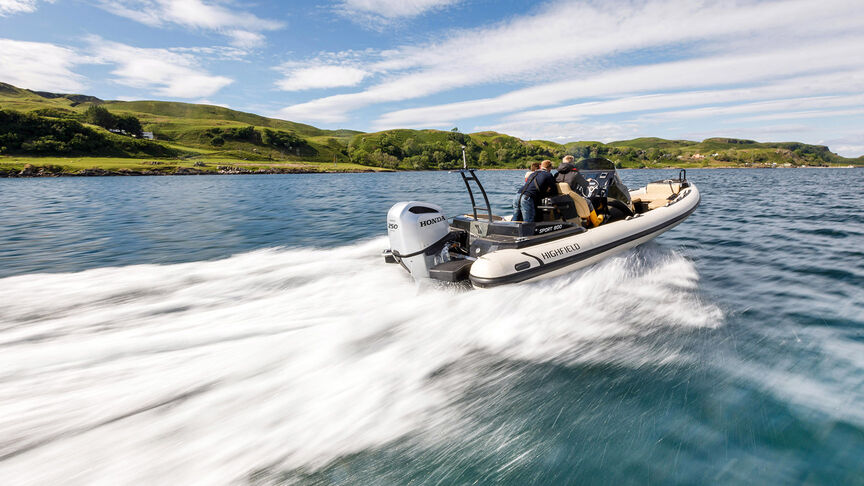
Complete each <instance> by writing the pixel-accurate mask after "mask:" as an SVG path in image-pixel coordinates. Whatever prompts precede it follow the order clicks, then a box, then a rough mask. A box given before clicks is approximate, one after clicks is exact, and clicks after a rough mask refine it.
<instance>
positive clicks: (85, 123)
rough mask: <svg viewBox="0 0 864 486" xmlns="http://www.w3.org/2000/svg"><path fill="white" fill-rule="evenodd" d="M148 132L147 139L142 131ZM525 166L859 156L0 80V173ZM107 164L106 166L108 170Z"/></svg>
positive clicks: (798, 161) (754, 162)
mask: <svg viewBox="0 0 864 486" xmlns="http://www.w3.org/2000/svg"><path fill="white" fill-rule="evenodd" d="M146 132H150V133H152V134H153V135H154V136H155V140H145V139H143V138H144V137H143V135H144V134H145V133H146ZM463 145H464V146H465V150H466V152H467V157H468V163H469V165H471V166H473V167H483V168H522V167H527V166H528V165H530V164H531V163H532V162H538V161H541V160H543V159H552V160H553V161H555V162H556V163H557V161H558V160H560V158H561V157H562V156H563V155H565V154H572V155H574V156H575V157H577V158H583V157H596V156H601V157H607V158H609V159H611V160H613V161H614V162H616V163H617V164H618V165H619V166H620V167H650V168H653V167H657V168H660V167H741V166H743V167H770V166H804V165H811V166H812V165H816V166H819V165H850V164H851V165H864V156H862V157H859V158H857V159H848V158H844V157H840V156H838V155H836V154H834V153H832V152H831V151H830V150H829V149H828V147H825V146H819V145H808V144H803V143H798V142H781V143H760V142H755V141H752V140H740V139H732V138H709V139H706V140H703V141H701V142H695V141H689V140H665V139H661V138H637V139H633V140H622V141H617V142H611V143H605V144H604V143H601V142H595V141H579V142H570V143H567V144H559V143H555V142H551V141H546V140H527V141H526V140H521V139H519V138H516V137H513V136H510V135H506V134H502V133H497V132H477V133H471V134H463V133H460V132H458V131H455V130H453V131H442V130H408V129H399V130H386V131H382V132H376V133H363V132H358V131H354V130H323V129H320V128H316V127H314V126H311V125H305V124H302V123H295V122H291V121H285V120H277V119H273V118H267V117H263V116H260V115H255V114H252V113H244V112H240V111H236V110H231V109H228V108H224V107H220V106H212V105H199V104H191V103H178V102H167V101H106V100H101V99H99V98H96V97H93V96H87V95H81V94H58V93H47V92H37V91H31V90H27V89H21V88H17V87H15V86H12V85H9V84H4V83H0V176H2V175H15V174H18V173H19V172H22V171H24V173H26V174H31V173H36V175H39V174H42V173H50V174H58V173H60V174H62V173H82V171H83V172H87V171H90V172H92V173H94V174H101V173H106V171H107V173H114V172H116V171H118V170H119V171H126V172H122V173H131V174H136V173H141V174H152V173H159V174H163V173H166V174H170V173H208V172H221V173H244V172H297V171H343V170H348V171H356V170H399V169H402V170H423V169H452V168H456V167H461V166H462V146H463ZM112 171H113V172H112Z"/></svg>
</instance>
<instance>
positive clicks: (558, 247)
mask: <svg viewBox="0 0 864 486" xmlns="http://www.w3.org/2000/svg"><path fill="white" fill-rule="evenodd" d="M700 200H701V196H700V194H699V190H698V188H697V187H696V186H695V185H693V184H690V185H689V187H687V188H686V189H684V190H682V191H681V193H680V194H679V195H678V197H677V198H675V199H674V200H672V201H670V202H669V203H668V204H666V205H665V206H663V207H659V208H656V209H652V210H651V211H648V212H647V213H644V214H640V215H637V216H635V217H632V218H628V219H625V220H621V221H616V222H613V223H609V224H605V225H603V226H599V227H596V228H592V229H590V230H588V231H586V232H584V233H580V234H577V235H573V236H569V237H565V238H561V239H557V240H553V241H549V242H546V243H542V244H538V245H536V246H532V247H528V248H520V249H503V250H498V251H494V252H491V253H487V254H485V255H483V256H481V257H480V258H478V259H477V261H475V262H474V263H473V264H472V265H471V272H470V274H469V279H470V281H471V284H472V285H473V286H474V287H475V288H490V287H497V286H499V285H507V284H513V283H519V282H530V281H535V280H540V279H544V278H551V277H555V276H558V275H562V274H565V273H568V272H572V271H574V270H577V269H579V268H583V267H586V266H588V265H592V264H594V263H596V262H598V261H600V260H602V259H604V258H608V257H610V256H612V255H614V254H616V253H620V252H622V251H625V250H628V249H631V248H635V247H636V246H639V245H641V244H643V243H645V242H648V241H650V240H652V239H654V238H656V237H657V236H659V235H661V234H662V233H664V232H666V231H669V230H670V229H672V228H674V227H675V226H677V225H678V224H680V223H681V222H682V221H684V220H685V219H687V217H688V216H690V214H692V213H693V211H695V210H696V208H697V207H698V206H699V202H700Z"/></svg>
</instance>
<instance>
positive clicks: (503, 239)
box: [384, 158, 700, 288]
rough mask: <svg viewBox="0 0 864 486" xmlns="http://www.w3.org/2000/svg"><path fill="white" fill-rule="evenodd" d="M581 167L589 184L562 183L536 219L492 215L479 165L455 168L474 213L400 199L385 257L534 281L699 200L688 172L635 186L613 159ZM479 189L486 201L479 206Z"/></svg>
mask: <svg viewBox="0 0 864 486" xmlns="http://www.w3.org/2000/svg"><path fill="white" fill-rule="evenodd" d="M576 166H577V168H578V169H579V171H580V173H581V174H582V176H583V177H584V178H585V180H586V184H584V185H582V186H580V187H578V188H576V189H577V190H576V191H574V190H573V189H572V188H571V187H570V186H569V185H568V184H567V183H563V182H562V183H559V184H558V189H559V194H558V195H556V196H553V197H549V198H545V199H543V200H542V201H541V203H540V205H539V206H538V207H537V219H538V221H537V222H522V221H509V218H510V217H509V216H507V217H501V216H495V215H493V214H492V210H491V206H490V205H489V198H488V196H487V195H486V191H485V189H484V188H483V185H482V184H481V183H480V179H478V178H477V173H476V169H467V168H466V169H462V170H459V171H456V172H458V173H459V174H461V176H462V180H463V181H464V183H465V187H466V189H467V190H468V195H469V197H470V199H471V206H472V212H471V214H464V215H460V216H455V217H453V218H448V217H447V216H445V215H444V211H443V210H442V208H441V207H440V206H438V205H436V204H430V203H425V202H418V201H406V202H400V203H396V204H395V205H393V207H391V208H390V211H389V212H388V213H387V233H388V236H389V239H390V249H388V250H385V251H384V259H385V261H387V262H388V263H397V264H399V265H401V266H402V267H403V268H404V269H405V270H407V271H408V272H409V273H410V274H411V275H412V276H413V277H414V278H415V279H425V278H429V279H435V280H441V281H445V282H460V281H470V283H471V285H473V286H474V287H475V288H488V287H495V286H498V285H504V284H512V283H517V282H528V281H534V280H539V279H543V278H549V277H554V276H557V275H561V274H564V273H567V272H571V271H573V270H576V269H579V268H582V267H585V266H587V265H591V264H593V263H595V262H597V261H599V260H601V259H603V258H606V257H609V256H611V255H614V254H616V253H619V252H621V251H624V250H627V249H629V248H633V247H635V246H638V245H640V244H642V243H645V242H646V241H649V240H651V239H652V238H655V237H657V236H658V235H660V234H661V233H663V232H665V231H668V230H670V229H672V228H674V227H675V226H676V225H678V224H679V223H681V222H682V221H684V220H685V219H686V218H687V217H688V216H690V214H692V213H693V211H695V210H696V207H697V206H698V205H699V201H700V196H699V190H698V189H697V188H696V186H695V185H693V184H692V183H691V182H690V181H688V180H687V173H686V171H684V170H681V171H680V172H679V173H678V178H677V179H665V180H660V181H655V182H651V183H649V184H648V185H646V186H645V187H642V188H640V189H637V190H635V191H630V190H628V189H627V187H626V186H625V185H624V183H623V182H621V179H620V177H619V176H618V173H617V171H616V170H615V165H614V164H613V163H612V162H611V161H609V160H606V159H603V158H592V159H586V160H582V161H580V162H579V163H578V164H576ZM472 183H473V186H474V189H472ZM478 189H479V192H480V194H481V196H482V199H483V203H485V204H484V205H483V206H478V204H477V202H478V200H477V198H476V197H475V193H474V191H475V190H478ZM478 210H479V211H480V212H478ZM483 211H485V213H484V212H483Z"/></svg>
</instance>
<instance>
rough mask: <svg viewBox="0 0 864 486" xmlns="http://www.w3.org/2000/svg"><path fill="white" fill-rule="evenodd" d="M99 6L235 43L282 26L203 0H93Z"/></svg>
mask: <svg viewBox="0 0 864 486" xmlns="http://www.w3.org/2000/svg"><path fill="white" fill-rule="evenodd" d="M97 1H98V5H99V6H100V7H102V8H103V9H105V10H107V11H109V12H111V13H113V14H115V15H119V16H121V17H126V18H128V19H131V20H134V21H136V22H140V23H142V24H146V25H150V26H154V27H161V26H163V25H165V24H175V25H179V26H182V27H190V28H195V29H201V30H209V31H214V32H219V33H222V34H224V35H226V36H228V37H229V39H231V44H232V45H234V46H235V47H243V48H249V47H256V46H259V45H262V44H263V43H264V40H265V38H264V35H263V34H261V32H264V31H269V30H276V29H280V28H282V27H283V24H282V23H281V22H278V21H274V20H268V19H262V18H259V17H257V16H255V15H253V14H250V13H248V12H242V11H238V10H232V9H229V8H227V7H224V6H222V5H219V4H218V3H217V2H214V1H207V2H205V1H204V0H97Z"/></svg>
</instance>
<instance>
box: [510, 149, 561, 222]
mask: <svg viewBox="0 0 864 486" xmlns="http://www.w3.org/2000/svg"><path fill="white" fill-rule="evenodd" d="M551 171H552V161H551V160H544V161H543V162H542V163H540V170H538V171H535V172H533V173H532V174H531V175H530V176H529V177H528V180H527V181H525V185H523V186H522V188H521V189H519V193H518V194H516V198H515V199H514V200H513V218H512V221H526V222H533V221H535V219H536V214H537V203H539V202H540V201H541V200H542V199H543V198H544V197H550V196H554V195H555V194H557V193H558V190H557V187H556V186H555V178H554V177H552V174H551Z"/></svg>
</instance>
